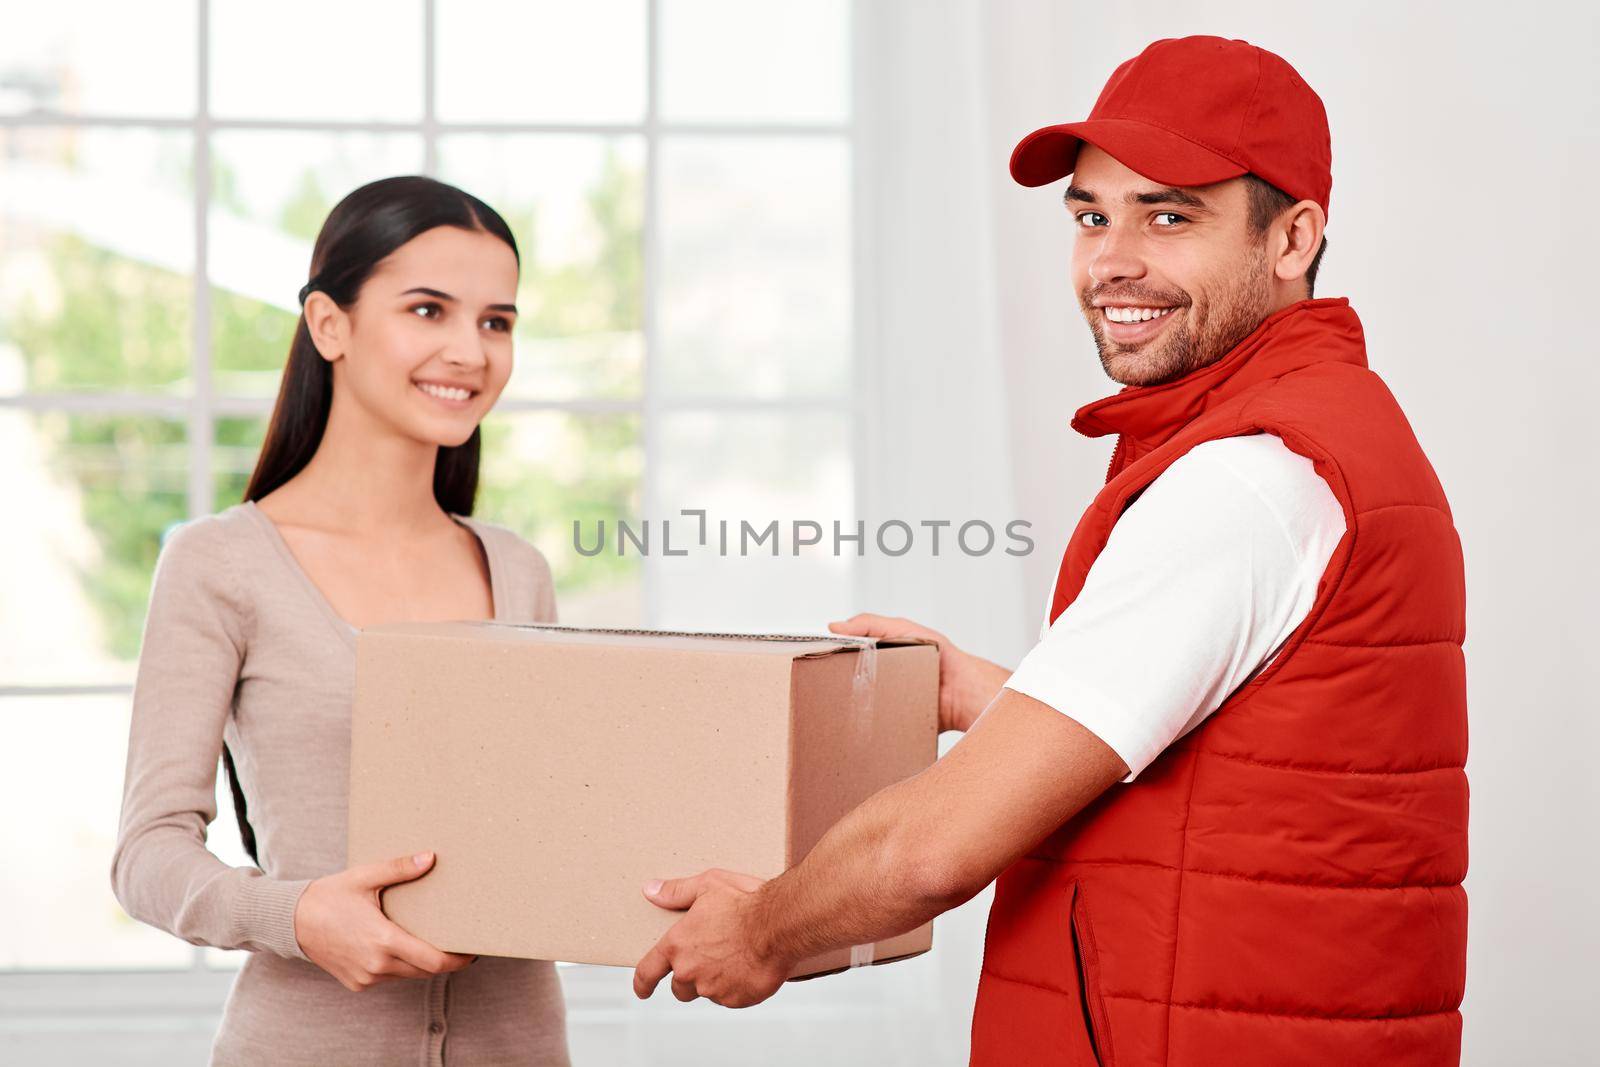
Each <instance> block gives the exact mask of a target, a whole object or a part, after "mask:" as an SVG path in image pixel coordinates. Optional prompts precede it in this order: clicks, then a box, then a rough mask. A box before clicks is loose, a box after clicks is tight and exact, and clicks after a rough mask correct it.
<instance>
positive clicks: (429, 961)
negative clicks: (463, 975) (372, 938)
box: [383, 923, 475, 974]
mask: <svg viewBox="0 0 1600 1067" xmlns="http://www.w3.org/2000/svg"><path fill="white" fill-rule="evenodd" d="M389 926H390V929H389V930H388V931H387V933H386V935H385V937H384V941H383V944H384V948H385V949H386V950H387V951H388V953H389V954H390V955H391V956H394V957H395V958H396V959H397V960H399V961H401V962H404V963H406V964H408V965H410V966H412V967H415V968H417V969H419V970H420V971H422V972H423V973H424V974H448V973H450V972H451V971H459V970H460V969H461V968H463V967H465V966H466V965H467V964H469V963H471V962H472V961H473V959H474V958H475V957H473V956H468V955H462V954H460V953H456V952H445V951H444V950H442V949H437V948H434V947H433V946H432V945H430V944H428V943H427V942H426V941H424V940H422V938H420V937H415V936H413V935H411V934H408V933H406V932H405V931H404V930H403V929H401V928H400V927H398V926H396V925H395V924H394V923H390V924H389Z"/></svg>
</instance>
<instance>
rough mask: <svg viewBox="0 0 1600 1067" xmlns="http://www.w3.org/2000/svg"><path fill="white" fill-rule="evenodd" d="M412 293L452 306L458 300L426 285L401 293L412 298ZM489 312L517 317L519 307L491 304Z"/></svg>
mask: <svg viewBox="0 0 1600 1067" xmlns="http://www.w3.org/2000/svg"><path fill="white" fill-rule="evenodd" d="M412 293H421V294H422V295H423V296H431V297H436V298H438V299H440V300H447V301H449V302H450V303H452V304H453V303H455V302H456V298H455V297H453V296H451V295H450V294H449V293H446V292H442V291H440V290H438V289H429V288H428V287H427V286H425V285H419V286H417V287H416V288H414V289H407V290H406V291H405V292H403V293H401V294H400V295H401V296H410V295H411V294H412ZM488 310H490V311H509V312H510V313H511V314H513V315H515V314H516V313H517V305H515V304H490V305H489V308H488Z"/></svg>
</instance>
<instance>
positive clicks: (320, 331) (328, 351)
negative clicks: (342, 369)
mask: <svg viewBox="0 0 1600 1067" xmlns="http://www.w3.org/2000/svg"><path fill="white" fill-rule="evenodd" d="M305 316H306V331H307V332H308V333H309V334H310V335H311V343H312V344H314V345H316V346H317V352H318V354H319V355H321V356H322V358H323V359H324V360H326V361H327V362H329V363H336V362H338V361H339V360H340V359H342V358H344V352H345V347H346V340H347V338H348V337H349V336H350V316H349V315H347V314H346V313H345V310H344V308H342V307H340V306H339V305H338V304H337V303H336V302H335V301H334V299H333V297H331V296H329V295H328V294H327V293H324V292H323V291H322V290H320V289H316V290H313V291H312V292H311V294H310V295H308V296H307V297H306V307H305Z"/></svg>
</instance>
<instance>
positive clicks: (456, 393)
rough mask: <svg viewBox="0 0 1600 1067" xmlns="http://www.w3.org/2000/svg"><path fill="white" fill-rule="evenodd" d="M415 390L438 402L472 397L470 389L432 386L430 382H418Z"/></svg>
mask: <svg viewBox="0 0 1600 1067" xmlns="http://www.w3.org/2000/svg"><path fill="white" fill-rule="evenodd" d="M417 388H418V389H421V390H422V391H423V392H424V393H427V394H428V395H429V396H436V397H438V398H439V399H440V400H465V399H467V397H469V396H471V395H472V391H471V390H470V389H452V388H451V387H450V386H448V385H434V384H433V383H432V382H418V383H417Z"/></svg>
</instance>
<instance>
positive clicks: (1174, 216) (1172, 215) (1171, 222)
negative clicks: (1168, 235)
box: [1156, 211, 1189, 226]
mask: <svg viewBox="0 0 1600 1067" xmlns="http://www.w3.org/2000/svg"><path fill="white" fill-rule="evenodd" d="M1188 221H1189V220H1188V219H1186V218H1184V217H1183V216H1182V215H1180V214H1178V213H1177V212H1176V211H1159V212H1157V213H1156V225H1157V226H1176V225H1178V224H1179V223H1182V222H1188Z"/></svg>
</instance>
